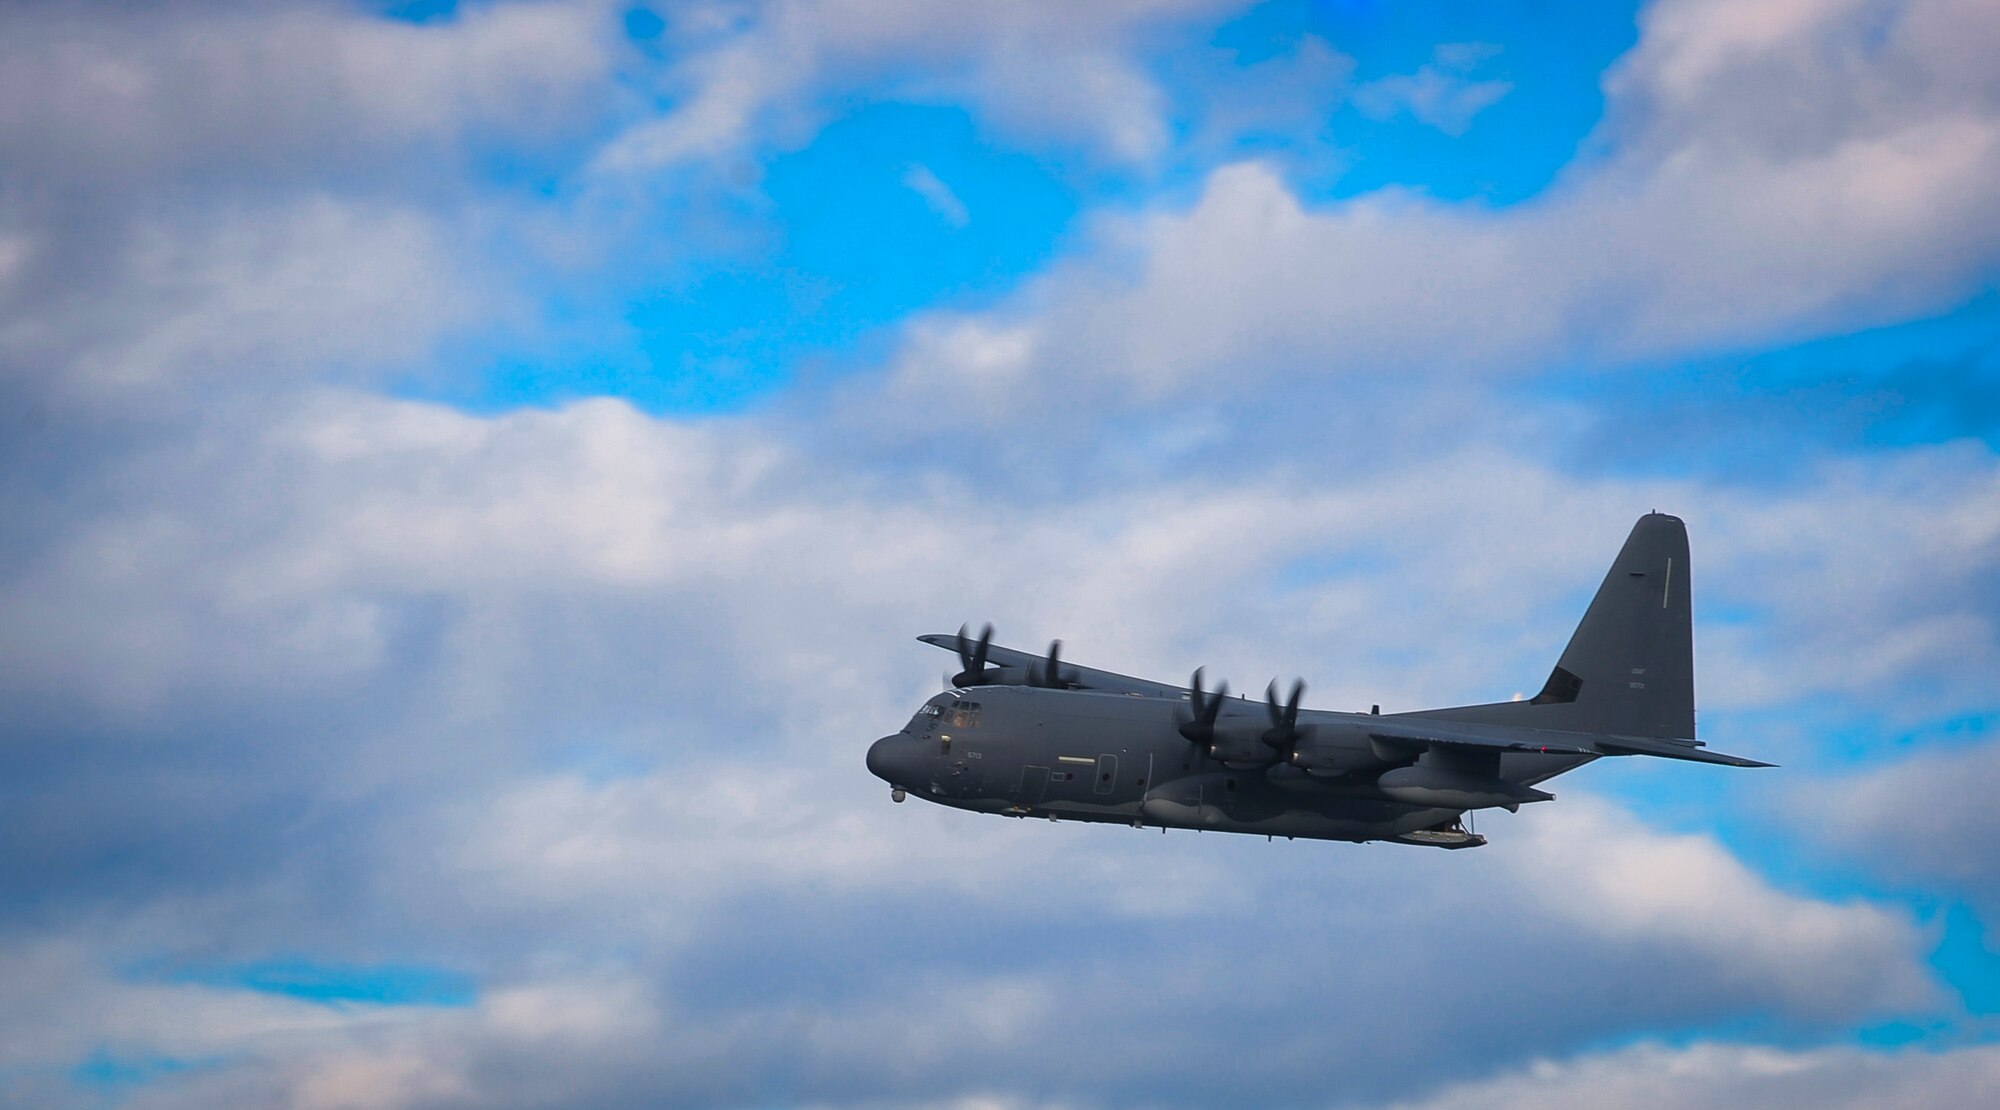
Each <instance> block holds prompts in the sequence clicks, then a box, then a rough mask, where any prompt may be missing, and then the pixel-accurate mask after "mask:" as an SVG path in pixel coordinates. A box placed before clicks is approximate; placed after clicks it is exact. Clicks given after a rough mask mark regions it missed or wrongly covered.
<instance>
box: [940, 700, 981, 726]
mask: <svg viewBox="0 0 2000 1110" xmlns="http://www.w3.org/2000/svg"><path fill="white" fill-rule="evenodd" d="M944 724H945V725H946V726H948V727H950V728H977V727H978V726H979V703H978V702H976V701H955V702H952V703H951V704H950V705H948V706H946V707H945V710H944Z"/></svg>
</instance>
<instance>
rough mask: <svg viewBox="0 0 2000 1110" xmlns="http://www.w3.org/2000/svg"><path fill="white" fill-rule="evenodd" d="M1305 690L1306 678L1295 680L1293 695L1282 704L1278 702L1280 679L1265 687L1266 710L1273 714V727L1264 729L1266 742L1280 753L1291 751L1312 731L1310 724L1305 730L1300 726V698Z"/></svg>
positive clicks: (1273, 680)
mask: <svg viewBox="0 0 2000 1110" xmlns="http://www.w3.org/2000/svg"><path fill="white" fill-rule="evenodd" d="M1305 692H1306V680H1305V679H1303V678H1301V679H1299V680H1297V681H1295V682H1293V683H1292V693H1291V696H1290V697H1288V698H1286V699H1285V702H1284V704H1283V705H1282V706H1281V705H1279V704H1278V680H1277V679H1275V678H1274V679H1272V680H1271V684H1270V685H1269V686H1266V687H1265V688H1264V710H1265V712H1267V713H1269V714H1270V715H1271V727H1270V728H1268V729H1265V730H1264V743H1266V744H1269V745H1271V747H1272V748H1274V749H1276V750H1277V752H1278V754H1279V755H1284V754H1285V753H1287V752H1289V751H1290V750H1291V749H1292V746H1293V745H1294V744H1297V743H1298V742H1299V737H1301V736H1303V735H1305V734H1306V733H1308V732H1311V731H1312V726H1310V725H1308V726H1306V727H1305V728H1304V729H1303V730H1302V729H1300V728H1299V699H1300V698H1302V697H1304V696H1305Z"/></svg>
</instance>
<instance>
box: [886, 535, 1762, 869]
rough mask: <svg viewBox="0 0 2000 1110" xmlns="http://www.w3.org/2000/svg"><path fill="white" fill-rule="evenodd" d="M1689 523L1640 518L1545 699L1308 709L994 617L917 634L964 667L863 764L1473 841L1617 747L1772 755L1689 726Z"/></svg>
mask: <svg viewBox="0 0 2000 1110" xmlns="http://www.w3.org/2000/svg"><path fill="white" fill-rule="evenodd" d="M1692 614H1693V609H1692V605H1691V603H1690V598H1689V596H1688V542H1687V527H1686V525H1684V524H1682V523H1681V521H1680V518H1678V517H1672V516H1667V515H1665V514H1663V513H1652V514H1649V515H1647V516H1643V517H1641V518H1639V522H1638V523H1637V524H1636V525H1634V526H1633V528H1632V534H1631V535H1630V536H1629V537H1627V538H1626V540H1625V546H1624V548H1623V549H1622V550H1620V551H1619V552H1618V558H1617V560H1616V561H1615V562H1613V563H1612V564H1611V571H1610V573H1608V574H1606V575H1605V577H1604V584H1603V585H1602V586H1599V587H1598V589H1597V596H1596V597H1595V598H1593V599H1592V600H1591V602H1590V608H1589V609H1588V610H1587V611H1586V612H1585V613H1584V615H1583V623H1582V624H1580V625H1578V626H1577V629H1576V633H1575V634H1574V635H1572V636H1571V637H1570V641H1569V646H1568V647H1567V648H1565V649H1564V650H1563V653H1562V658H1561V660H1560V661H1558V662H1557V663H1556V667H1555V670H1553V671H1551V672H1550V674H1549V678H1548V681H1547V682H1546V683H1544V684H1543V686H1542V690H1541V692H1540V693H1538V694H1536V695H1535V696H1534V697H1532V698H1528V699H1526V700H1523V701H1507V702H1495V703H1492V704H1487V705H1467V706H1459V707H1457V708H1453V709H1425V710H1419V711H1417V712H1414V713H1386V714H1385V713H1382V712H1380V707H1377V708H1376V709H1375V710H1374V711H1372V712H1369V713H1336V712H1332V711H1330V710H1323V709H1304V708H1301V707H1300V705H1299V698H1300V697H1301V696H1302V695H1303V694H1304V693H1305V684H1304V683H1303V682H1297V683H1294V684H1293V685H1292V688H1291V692H1290V693H1289V694H1288V695H1287V696H1286V697H1285V698H1284V699H1283V700H1282V701H1281V700H1280V699H1279V696H1278V684H1277V682H1276V681H1275V680H1273V681H1272V683H1271V685H1270V686H1269V687H1267V688H1266V690H1265V697H1264V701H1263V702H1262V703H1261V704H1258V703H1252V702H1250V701H1248V700H1245V699H1242V698H1231V697H1229V687H1228V684H1227V683H1223V684H1221V685H1218V686H1217V687H1216V689H1215V690H1214V691H1212V692H1211V691H1208V690H1205V689H1204V688H1203V686H1202V672H1201V671H1200V670H1199V669H1197V670H1196V671H1195V672H1194V677H1193V679H1192V681H1190V682H1189V684H1188V685H1187V686H1186V687H1180V686H1169V685H1167V684H1165V683H1161V682H1149V681H1147V680H1145V679H1140V678H1129V677H1127V676H1125V675H1120V674H1112V673H1111V672H1109V671H1099V670H1093V669H1091V668H1089V667H1078V666H1073V665H1071V664H1068V663H1065V662H1063V661H1062V659H1061V657H1060V650H1061V642H1060V641H1057V642H1056V643H1052V644H1050V645H1049V651H1048V654H1046V655H1031V654H1029V653H1027V652H1023V651H1015V650H1013V649H1011V648H1004V647H998V646H996V645H994V643H993V627H992V626H991V625H988V626H987V627H986V629H985V631H984V632H982V633H981V634H980V636H979V639H978V640H976V641H975V640H972V639H971V638H969V637H968V636H967V635H966V631H965V629H964V628H960V629H959V630H958V634H957V635H955V636H954V635H949V634H946V635H930V636H920V637H918V639H920V640H922V641H923V642H924V643H927V644H931V645H934V646H936V647H942V648H950V649H953V650H955V651H957V653H958V657H959V661H960V663H961V664H962V665H963V667H964V669H963V670H962V671H960V672H959V673H958V674H957V675H956V676H954V677H953V678H951V679H950V680H949V681H950V689H948V690H946V691H945V692H944V693H942V694H939V695H937V696H936V697H933V698H932V699H930V700H929V701H928V702H926V703H925V704H924V707H923V708H922V709H921V710H919V711H918V712H917V715H916V716H915V717H914V718H912V719H911V721H910V723H909V724H908V725H906V726H904V728H903V730H902V731H901V732H898V733H896V734H895V735H893V736H885V737H883V738H882V739H880V740H877V741H876V742H875V744H874V746H872V747H870V748H869V749H868V769H869V770H870V771H871V772H873V773H874V774H875V775H876V776H877V777H879V778H882V779H884V780H886V781H887V782H888V783H889V785H890V788H891V789H890V797H891V798H893V799H894V800H895V801H898V802H900V801H902V800H903V799H904V797H906V796H907V795H909V794H912V793H914V794H916V795H917V796H918V797H921V798H924V799H926V800H928V801H933V802H937V803H939V804H940V805H947V806H952V807H955V808H957V809H969V810H973V811H974V812H978V813H998V814H1004V815H1006V816H1009V817H1046V818H1048V819H1050V820H1052V821H1053V820H1072V821H1106V822H1119V823H1122V824H1128V825H1132V826H1134V827H1147V826H1151V827H1157V828H1160V829H1162V830H1165V829H1170V828H1173V829H1212V830H1215V831H1218V832H1239V833H1263V834H1265V835H1266V836H1267V837H1275V836H1282V837H1286V838H1292V837H1307V838H1311V839H1317V840H1353V841H1367V840H1389V841H1394V842H1397V843H1400V844H1428V845H1433V846H1436V847H1440V848H1472V847H1477V846H1479V845H1481V844H1484V843H1486V838H1485V837H1483V836H1480V835H1478V834H1477V833H1475V832H1472V831H1470V830H1469V829H1467V828H1466V826H1465V823H1464V817H1465V814H1466V813H1467V812H1468V811H1471V810H1478V809H1487V808H1492V807H1499V808H1502V809H1506V810H1509V811H1514V810H1518V809H1520V807H1521V806H1522V805H1523V804H1525V803H1528V802H1544V801H1548V800H1550V799H1551V798H1553V797H1554V795H1552V794H1549V793H1546V792H1544V791H1541V790H1537V789H1536V788H1535V784H1537V783H1540V782H1543V781H1545V780H1547V779H1551V778H1554V777H1555V776H1557V775H1560V774H1562V773H1563V772H1565V771H1571V770H1574V769H1576V768H1578V767H1581V766H1583V765H1584V764H1586V763H1589V762H1590V761H1591V760H1593V759H1596V758H1597V757H1599V756H1603V755H1654V756H1664V757H1666V758H1668V759H1685V760H1692V761H1694V762H1697V763H1720V764H1723V765H1725V766H1729V767H1769V766H1772V764H1769V763H1759V762H1758V761H1756V760H1754V759H1744V758H1742V757H1740V756H1733V755H1723V754H1721V753H1720V752H1712V751H1708V750H1706V749H1705V748H1704V746H1703V745H1702V742H1701V741H1699V740H1696V739H1694V633H1693V616H1692Z"/></svg>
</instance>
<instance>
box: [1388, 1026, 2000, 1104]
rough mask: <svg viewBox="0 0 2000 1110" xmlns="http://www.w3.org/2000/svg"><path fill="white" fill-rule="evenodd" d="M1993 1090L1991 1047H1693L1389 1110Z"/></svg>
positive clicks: (1548, 1072) (1562, 1069)
mask: <svg viewBox="0 0 2000 1110" xmlns="http://www.w3.org/2000/svg"><path fill="white" fill-rule="evenodd" d="M1995 1083H2000V1050H1995V1049H1994V1048H1992V1047H1977V1048H1962V1049H1955V1050H1951V1051H1946V1052H1937V1053H1932V1052H1923V1051H1903V1052H1882V1051H1870V1050H1867V1049H1861V1048H1819V1049H1808V1050H1804V1051H1799V1050H1787V1049H1782V1048H1763V1047H1757V1046H1750V1045H1729V1044H1716V1043H1712V1042H1702V1043H1697V1044H1694V1045H1690V1046H1689V1047H1687V1048H1682V1049H1674V1048H1667V1047H1664V1046H1660V1045H1638V1046H1635V1047H1632V1048H1628V1049H1623V1050H1621V1051H1618V1052H1611V1053H1604V1054H1601V1055H1596V1056H1586V1057H1582V1058H1580V1059H1576V1060H1569V1061H1562V1062H1556V1061H1543V1062H1540V1063H1537V1064H1535V1065H1534V1066H1533V1067H1531V1068H1528V1069H1525V1070H1522V1071H1520V1072H1516V1073H1513V1074H1508V1075H1502V1076H1496V1077H1494V1078H1492V1079H1487V1080H1482V1081H1479V1082H1475V1083H1468V1084H1464V1085H1463V1086H1459V1087H1454V1088H1452V1089H1450V1090H1448V1091H1445V1092H1443V1093H1441V1094H1439V1095H1438V1096H1436V1097H1434V1098H1427V1099H1422V1100H1418V1101H1414V1102H1400V1103H1397V1104H1396V1108H1395V1110H1460V1108H1467V1110H1469V1108H1471V1107H1480V1108H1483V1110H1508V1108H1511V1107H1550V1108H1553V1110H1564V1108H1568V1107H1578V1108H1583V1107H1595V1106H1631V1107H1644V1108H1646V1110H1673V1108H1675V1107H1716V1108H1718V1110H1723V1108H1728V1107H1746V1108H1749V1107H1767V1106H1825V1107H1853V1108H1855V1110H1860V1108H1862V1107H1897V1108H1904V1107H1907V1108H1909V1110H1916V1108H1918V1107H1926V1106H1959V1105H1971V1104H1974V1103H1977V1102H1979V1101H1981V1100H1982V1099H1984V1098H1986V1097H1987V1095H1988V1093H1989V1092H1991V1091H1992V1089H1993V1086H1994V1084H1995Z"/></svg>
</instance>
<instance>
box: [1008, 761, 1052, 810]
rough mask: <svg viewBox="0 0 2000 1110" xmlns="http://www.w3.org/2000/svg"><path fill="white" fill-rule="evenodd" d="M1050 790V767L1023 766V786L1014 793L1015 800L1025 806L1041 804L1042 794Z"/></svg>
mask: <svg viewBox="0 0 2000 1110" xmlns="http://www.w3.org/2000/svg"><path fill="white" fill-rule="evenodd" d="M1048 792H1049V769H1048V768H1047V767H1023V768H1021V787H1020V790H1019V791H1017V792H1016V793H1015V795H1014V801H1016V802H1017V803H1019V804H1021V805H1024V806H1032V805H1040V804H1041V801H1042V796H1043V795H1044V794H1047V793H1048Z"/></svg>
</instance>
